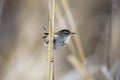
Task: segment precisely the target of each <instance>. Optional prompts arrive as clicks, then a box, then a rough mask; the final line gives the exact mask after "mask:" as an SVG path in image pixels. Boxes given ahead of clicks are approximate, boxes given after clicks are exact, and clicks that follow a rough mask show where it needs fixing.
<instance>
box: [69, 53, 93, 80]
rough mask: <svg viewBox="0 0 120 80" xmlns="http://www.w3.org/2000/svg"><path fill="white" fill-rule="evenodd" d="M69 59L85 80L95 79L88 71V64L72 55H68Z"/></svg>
mask: <svg viewBox="0 0 120 80" xmlns="http://www.w3.org/2000/svg"><path fill="white" fill-rule="evenodd" d="M68 60H69V61H70V62H71V64H72V65H73V66H74V67H75V69H76V70H77V71H79V72H80V74H81V76H82V77H83V80H94V79H92V78H90V75H89V73H88V72H86V66H85V65H82V64H81V63H80V62H79V61H78V60H77V58H76V57H75V56H73V55H70V56H69V57H68Z"/></svg>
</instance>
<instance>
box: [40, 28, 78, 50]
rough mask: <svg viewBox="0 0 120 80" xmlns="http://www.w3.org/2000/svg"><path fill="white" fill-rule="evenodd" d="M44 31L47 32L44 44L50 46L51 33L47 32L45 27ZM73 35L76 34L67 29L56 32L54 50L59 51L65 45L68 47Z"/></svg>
mask: <svg viewBox="0 0 120 80" xmlns="http://www.w3.org/2000/svg"><path fill="white" fill-rule="evenodd" d="M43 28H44V31H45V33H44V34H45V36H44V37H42V38H43V39H44V44H45V46H48V44H49V33H48V31H47V28H46V27H45V26H44V27H43ZM73 34H76V33H73V32H70V31H69V30H67V29H62V30H60V31H58V32H56V33H55V34H54V39H53V46H54V47H53V49H59V48H61V47H63V46H64V45H66V44H67V43H68V42H69V41H70V38H71V36H72V35H73Z"/></svg>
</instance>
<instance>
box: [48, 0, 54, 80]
mask: <svg viewBox="0 0 120 80" xmlns="http://www.w3.org/2000/svg"><path fill="white" fill-rule="evenodd" d="M48 11H49V48H48V80H54V51H53V36H54V13H55V0H48Z"/></svg>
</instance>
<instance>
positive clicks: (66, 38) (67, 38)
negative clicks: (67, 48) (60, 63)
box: [64, 35, 71, 44]
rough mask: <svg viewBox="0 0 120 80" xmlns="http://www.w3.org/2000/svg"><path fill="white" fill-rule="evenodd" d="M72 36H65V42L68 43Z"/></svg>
mask: <svg viewBox="0 0 120 80" xmlns="http://www.w3.org/2000/svg"><path fill="white" fill-rule="evenodd" d="M70 38H71V35H70V36H68V37H65V41H64V43H65V44H67V43H68V42H69V41H70Z"/></svg>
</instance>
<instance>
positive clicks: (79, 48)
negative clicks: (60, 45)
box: [61, 0, 92, 80]
mask: <svg viewBox="0 0 120 80" xmlns="http://www.w3.org/2000/svg"><path fill="white" fill-rule="evenodd" d="M61 1H62V4H63V7H64V9H65V11H66V14H67V17H68V20H69V23H70V26H71V29H72V30H73V31H75V32H77V33H78V31H77V29H76V24H75V22H74V20H73V17H72V14H71V12H70V8H69V5H68V2H67V0H61ZM74 39H75V45H76V47H77V51H78V53H79V58H80V61H81V64H82V65H83V66H84V68H83V69H84V70H85V72H86V73H88V74H87V75H84V76H86V77H87V76H89V78H88V79H87V80H91V79H92V77H91V76H90V73H89V70H88V68H87V65H86V61H85V55H84V51H83V48H82V44H81V41H80V37H79V36H75V37H74Z"/></svg>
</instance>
